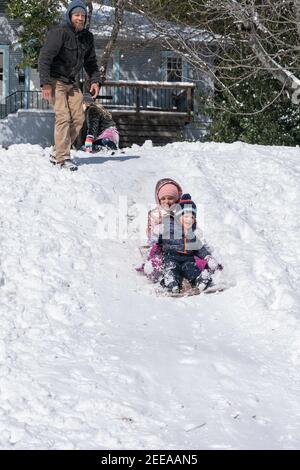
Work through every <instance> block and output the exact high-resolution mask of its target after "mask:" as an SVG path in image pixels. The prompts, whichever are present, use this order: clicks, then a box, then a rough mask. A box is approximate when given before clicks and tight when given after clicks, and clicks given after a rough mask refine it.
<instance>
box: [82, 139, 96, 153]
mask: <svg viewBox="0 0 300 470" xmlns="http://www.w3.org/2000/svg"><path fill="white" fill-rule="evenodd" d="M93 142H94V136H92V135H87V136H86V138H85V142H84V147H85V151H86V152H89V153H91V152H92V150H93Z"/></svg>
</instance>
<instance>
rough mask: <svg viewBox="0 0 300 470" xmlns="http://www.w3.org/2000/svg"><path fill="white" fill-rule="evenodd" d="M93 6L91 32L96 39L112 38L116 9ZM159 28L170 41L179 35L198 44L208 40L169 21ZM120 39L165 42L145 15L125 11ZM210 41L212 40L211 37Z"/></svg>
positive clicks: (162, 34) (160, 24) (162, 23)
mask: <svg viewBox="0 0 300 470" xmlns="http://www.w3.org/2000/svg"><path fill="white" fill-rule="evenodd" d="M93 6H94V10H93V16H92V21H91V26H90V31H91V32H92V33H93V34H94V35H95V37H96V38H99V39H100V38H109V37H110V36H111V32H112V27H113V23H114V17H115V8H114V7H111V6H106V5H102V6H99V5H98V4H95V3H94V4H93ZM159 26H160V27H161V30H162V31H168V35H165V38H167V37H168V39H170V36H173V37H174V39H175V38H176V36H177V35H178V34H179V35H180V36H184V37H186V38H189V39H192V40H193V41H197V42H205V41H207V39H208V33H207V32H206V31H204V30H199V29H197V28H192V27H182V26H180V25H177V24H175V23H171V22H167V21H161V22H160V23H159ZM118 38H119V39H121V40H128V41H130V40H139V41H146V40H153V39H156V38H157V39H159V40H160V41H161V42H163V40H164V33H162V32H161V33H158V32H157V31H156V30H155V28H154V27H153V25H152V24H151V22H150V21H149V20H148V19H147V18H146V17H145V16H144V15H142V14H138V13H133V12H129V11H125V13H124V23H123V26H122V28H121V30H120V32H119V35H118ZM209 40H211V35H210V37H209Z"/></svg>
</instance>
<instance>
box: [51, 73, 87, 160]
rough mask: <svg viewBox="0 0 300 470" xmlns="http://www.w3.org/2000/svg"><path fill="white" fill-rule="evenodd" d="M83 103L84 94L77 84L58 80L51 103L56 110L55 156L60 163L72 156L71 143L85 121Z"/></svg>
mask: <svg viewBox="0 0 300 470" xmlns="http://www.w3.org/2000/svg"><path fill="white" fill-rule="evenodd" d="M82 103H83V96H82V93H81V91H80V89H79V88H78V87H77V86H76V85H68V84H66V83H63V82H61V81H59V80H57V81H56V83H55V85H54V86H53V93H52V98H51V99H50V104H51V105H53V106H54V112H55V129H54V142H55V156H56V160H57V162H59V163H62V162H63V161H64V160H66V159H68V158H70V150H71V145H72V143H73V142H74V141H75V139H76V137H77V136H78V134H79V132H80V129H81V128H82V125H83V123H84V111H83V106H82Z"/></svg>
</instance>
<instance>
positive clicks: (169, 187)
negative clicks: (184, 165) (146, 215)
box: [158, 183, 179, 200]
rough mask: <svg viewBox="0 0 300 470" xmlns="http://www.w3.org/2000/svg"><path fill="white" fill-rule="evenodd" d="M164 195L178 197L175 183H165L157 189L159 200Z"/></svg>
mask: <svg viewBox="0 0 300 470" xmlns="http://www.w3.org/2000/svg"><path fill="white" fill-rule="evenodd" d="M164 196H173V197H175V198H176V199H178V198H179V192H178V188H177V186H176V184H173V183H166V184H164V185H163V186H162V187H161V188H160V190H159V191H158V199H159V200H160V199H161V198H162V197H164Z"/></svg>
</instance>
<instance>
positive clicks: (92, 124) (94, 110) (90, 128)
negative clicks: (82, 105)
mask: <svg viewBox="0 0 300 470" xmlns="http://www.w3.org/2000/svg"><path fill="white" fill-rule="evenodd" d="M85 116H86V127H87V131H86V135H92V136H93V137H94V139H97V137H99V135H100V134H101V133H102V132H103V131H105V129H108V128H109V127H117V126H116V123H115V121H114V120H113V118H112V116H111V114H110V113H108V112H107V113H104V112H103V111H102V110H101V108H98V107H97V106H94V105H91V106H89V107H88V108H87V109H86V112H85Z"/></svg>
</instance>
